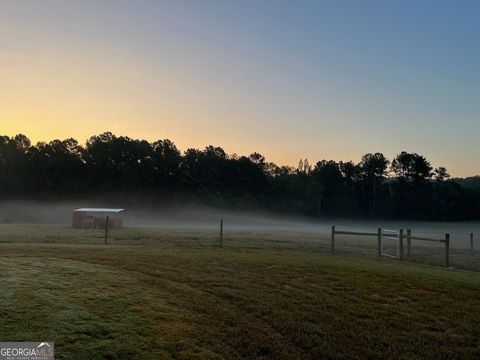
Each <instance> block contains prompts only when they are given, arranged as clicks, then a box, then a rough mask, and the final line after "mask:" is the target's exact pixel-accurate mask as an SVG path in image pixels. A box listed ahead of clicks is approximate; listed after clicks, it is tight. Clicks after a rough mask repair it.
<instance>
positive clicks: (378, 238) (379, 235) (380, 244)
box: [377, 228, 382, 256]
mask: <svg viewBox="0 0 480 360" xmlns="http://www.w3.org/2000/svg"><path fill="white" fill-rule="evenodd" d="M377 240H378V250H377V254H378V256H382V228H378V230H377Z"/></svg>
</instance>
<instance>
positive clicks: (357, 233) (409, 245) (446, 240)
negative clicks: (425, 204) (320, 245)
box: [330, 225, 473, 267]
mask: <svg viewBox="0 0 480 360" xmlns="http://www.w3.org/2000/svg"><path fill="white" fill-rule="evenodd" d="M335 235H354V236H369V237H377V254H378V256H382V228H378V229H377V232H362V231H343V230H336V228H335V225H332V233H331V246H330V250H331V252H332V253H335ZM404 237H405V235H404V232H403V229H400V230H399V232H398V242H399V245H398V249H399V252H398V258H399V259H400V260H403V259H404V252H403V240H404ZM389 238H391V237H389ZM406 240H407V256H411V254H412V240H420V241H431V242H439V243H444V244H445V266H447V267H448V266H450V234H445V238H442V239H436V238H429V237H422V236H413V235H412V230H411V229H408V230H407V234H406ZM470 247H471V249H472V250H473V234H470Z"/></svg>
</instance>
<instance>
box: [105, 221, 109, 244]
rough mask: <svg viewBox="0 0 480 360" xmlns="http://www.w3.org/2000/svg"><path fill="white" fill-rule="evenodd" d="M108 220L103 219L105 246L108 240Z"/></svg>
mask: <svg viewBox="0 0 480 360" xmlns="http://www.w3.org/2000/svg"><path fill="white" fill-rule="evenodd" d="M109 220H110V218H109V217H108V215H107V217H106V218H105V245H107V240H108V222H109Z"/></svg>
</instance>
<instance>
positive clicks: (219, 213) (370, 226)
mask: <svg viewBox="0 0 480 360" xmlns="http://www.w3.org/2000/svg"><path fill="white" fill-rule="evenodd" d="M80 207H118V206H112V205H109V204H108V203H107V204H105V203H97V202H87V201H85V202H52V203H50V202H37V201H3V202H1V203H0V222H2V223H6V224H8V223H14V224H19V223H25V224H58V225H65V226H68V225H69V224H70V223H71V216H72V210H73V209H76V208H80ZM220 219H223V220H224V230H225V232H226V233H228V231H246V232H268V233H292V234H293V233H297V234H298V233H308V234H318V235H319V236H328V234H330V229H331V225H336V227H337V229H344V230H352V231H376V229H377V228H378V227H381V228H383V229H391V230H399V229H408V228H409V229H412V231H413V232H414V233H415V234H416V235H423V236H433V237H438V238H443V236H444V235H445V233H449V234H450V236H451V245H452V246H453V247H457V248H468V247H469V246H470V240H469V236H470V233H472V232H473V233H475V234H477V235H476V242H477V243H478V236H480V221H465V222H425V221H407V220H398V221H387V220H358V219H345V218H341V219H340V218H316V219H315V218H309V217H302V216H286V215H277V214H273V213H269V212H252V211H232V210H226V209H215V208H210V207H206V206H201V205H193V204H192V205H183V206H180V205H177V206H167V205H165V206H159V207H142V206H140V205H134V206H127V207H125V216H124V225H125V226H126V227H131V228H159V229H161V228H165V229H177V230H182V229H202V230H212V231H215V230H216V229H218V227H219V221H220Z"/></svg>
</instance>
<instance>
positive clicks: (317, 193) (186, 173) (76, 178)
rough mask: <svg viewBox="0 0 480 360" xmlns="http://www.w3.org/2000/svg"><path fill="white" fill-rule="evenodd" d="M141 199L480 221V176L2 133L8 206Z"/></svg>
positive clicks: (400, 158)
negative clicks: (285, 162) (278, 161)
mask: <svg viewBox="0 0 480 360" xmlns="http://www.w3.org/2000/svg"><path fill="white" fill-rule="evenodd" d="M108 196H111V197H112V198H117V199H119V198H122V199H125V201H129V199H134V198H135V199H140V201H142V202H143V201H144V202H148V203H149V204H150V205H152V204H155V203H158V204H161V203H165V202H169V203H171V202H199V203H203V204H207V205H212V206H219V207H230V208H237V209H264V210H271V211H276V212H283V213H298V214H304V215H310V216H342V217H358V218H390V219H406V218H408V219H431V220H447V219H448V220H466V219H480V177H478V176H477V177H472V178H462V179H451V178H450V176H449V174H448V172H447V170H446V169H445V168H444V167H438V168H433V167H432V165H431V164H430V163H429V161H428V160H427V159H426V158H425V157H424V156H421V155H419V154H416V153H408V152H401V153H399V154H398V155H397V156H396V157H395V158H394V159H392V160H391V161H390V160H388V159H387V158H386V157H385V156H384V155H383V154H381V153H375V154H365V155H364V156H363V157H362V159H361V161H360V162H359V163H357V164H355V163H353V162H352V161H348V162H342V161H340V162H336V161H333V160H321V161H318V162H316V163H312V164H310V163H309V162H308V160H300V162H299V164H298V167H296V168H294V167H290V166H278V165H275V164H273V163H271V162H266V161H265V158H264V157H263V156H262V155H260V154H258V153H253V154H251V155H249V156H239V155H236V154H231V155H229V154H226V153H225V151H224V150H223V149H222V148H220V147H214V146H207V147H206V148H205V149H203V150H198V149H188V150H187V151H185V152H184V153H183V154H182V153H181V152H180V151H179V150H178V149H177V147H176V146H175V144H174V143H173V142H171V141H170V140H159V141H155V142H148V141H145V140H134V139H131V138H129V137H124V136H118V137H117V136H115V135H113V134H112V133H109V132H107V133H103V134H101V135H96V136H92V137H91V138H90V139H89V140H88V141H87V143H86V145H85V146H81V145H80V144H79V143H78V142H77V141H76V140H74V139H66V140H53V141H51V142H49V143H43V142H40V143H38V144H36V145H32V144H31V142H30V140H29V139H28V138H27V137H26V136H24V135H17V136H15V137H8V136H0V198H1V199H19V198H20V199H27V198H28V199H32V198H33V199H49V200H51V199H55V200H61V199H72V198H74V199H79V198H82V199H85V198H87V199H88V198H92V199H93V198H95V197H108Z"/></svg>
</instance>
